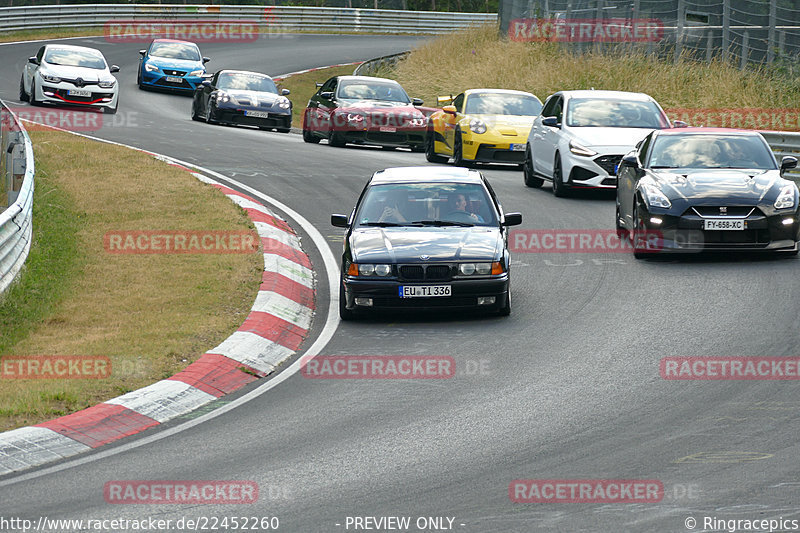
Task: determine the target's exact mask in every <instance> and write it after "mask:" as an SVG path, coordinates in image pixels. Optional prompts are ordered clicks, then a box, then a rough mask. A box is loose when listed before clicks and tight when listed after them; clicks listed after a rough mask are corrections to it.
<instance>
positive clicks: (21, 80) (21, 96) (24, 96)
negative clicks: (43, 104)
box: [19, 74, 28, 102]
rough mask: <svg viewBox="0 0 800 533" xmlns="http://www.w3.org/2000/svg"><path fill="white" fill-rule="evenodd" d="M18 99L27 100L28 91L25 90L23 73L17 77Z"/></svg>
mask: <svg viewBox="0 0 800 533" xmlns="http://www.w3.org/2000/svg"><path fill="white" fill-rule="evenodd" d="M19 99H20V100H21V101H23V102H27V101H28V93H26V92H25V74H23V75H22V76H20V78H19Z"/></svg>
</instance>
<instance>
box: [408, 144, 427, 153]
mask: <svg viewBox="0 0 800 533" xmlns="http://www.w3.org/2000/svg"><path fill="white" fill-rule="evenodd" d="M411 151H412V152H414V153H416V154H421V153H422V152H424V151H425V145H424V144H414V145H412V146H411Z"/></svg>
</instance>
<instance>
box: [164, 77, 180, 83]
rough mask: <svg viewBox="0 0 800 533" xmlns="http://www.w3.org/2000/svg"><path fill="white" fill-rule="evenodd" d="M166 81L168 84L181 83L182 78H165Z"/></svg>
mask: <svg viewBox="0 0 800 533" xmlns="http://www.w3.org/2000/svg"><path fill="white" fill-rule="evenodd" d="M167 81H168V82H170V83H183V78H179V77H178V76H167Z"/></svg>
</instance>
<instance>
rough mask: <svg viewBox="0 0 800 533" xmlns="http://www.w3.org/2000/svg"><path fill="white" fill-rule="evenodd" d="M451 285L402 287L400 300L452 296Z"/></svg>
mask: <svg viewBox="0 0 800 533" xmlns="http://www.w3.org/2000/svg"><path fill="white" fill-rule="evenodd" d="M452 290H453V289H452V287H451V286H450V285H400V298H433V297H437V296H451V295H452V294H453V293H452Z"/></svg>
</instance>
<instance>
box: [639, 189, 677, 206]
mask: <svg viewBox="0 0 800 533" xmlns="http://www.w3.org/2000/svg"><path fill="white" fill-rule="evenodd" d="M642 193H644V199H645V201H646V202H647V205H649V206H650V207H663V208H664V209H669V208H670V207H672V202H670V201H669V198H667V197H666V195H665V194H664V193H663V192H661V191H659V190H658V189H657V188H656V187H653V186H652V185H642Z"/></svg>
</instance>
